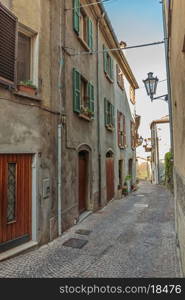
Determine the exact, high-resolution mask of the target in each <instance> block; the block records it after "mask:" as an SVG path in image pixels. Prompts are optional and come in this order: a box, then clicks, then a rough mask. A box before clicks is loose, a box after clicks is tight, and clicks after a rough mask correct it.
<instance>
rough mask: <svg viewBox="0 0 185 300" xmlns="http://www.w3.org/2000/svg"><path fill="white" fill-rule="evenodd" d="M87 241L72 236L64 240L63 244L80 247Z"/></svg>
mask: <svg viewBox="0 0 185 300" xmlns="http://www.w3.org/2000/svg"><path fill="white" fill-rule="evenodd" d="M87 243H88V241H86V240H81V239H75V238H72V239H69V240H68V241H66V242H65V243H64V244H63V246H65V247H71V248H77V249H81V248H82V247H84V246H85V245H86V244H87Z"/></svg>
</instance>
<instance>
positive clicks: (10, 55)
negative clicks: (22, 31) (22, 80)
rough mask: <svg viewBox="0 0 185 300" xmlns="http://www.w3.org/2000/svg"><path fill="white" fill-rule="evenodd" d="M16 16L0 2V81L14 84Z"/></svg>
mask: <svg viewBox="0 0 185 300" xmlns="http://www.w3.org/2000/svg"><path fill="white" fill-rule="evenodd" d="M16 41H17V18H16V17H15V16H14V15H13V14H12V13H11V12H10V11H9V10H8V9H6V8H5V7H4V6H3V5H2V4H1V3H0V82H1V83H4V84H6V85H11V86H14V85H15V81H16V78H15V77H16V76H15V74H16Z"/></svg>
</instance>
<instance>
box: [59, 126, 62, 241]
mask: <svg viewBox="0 0 185 300" xmlns="http://www.w3.org/2000/svg"><path fill="white" fill-rule="evenodd" d="M61 214H62V124H59V125H58V235H59V236H60V235H61V234H62V215H61Z"/></svg>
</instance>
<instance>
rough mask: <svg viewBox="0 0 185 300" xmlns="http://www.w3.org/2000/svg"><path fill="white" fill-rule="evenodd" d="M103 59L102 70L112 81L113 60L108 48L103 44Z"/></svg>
mask: <svg viewBox="0 0 185 300" xmlns="http://www.w3.org/2000/svg"><path fill="white" fill-rule="evenodd" d="M103 61H104V72H105V74H106V76H107V77H108V78H109V79H110V80H111V81H113V78H114V62H113V59H112V57H111V56H110V54H109V52H108V49H106V47H105V46H103Z"/></svg>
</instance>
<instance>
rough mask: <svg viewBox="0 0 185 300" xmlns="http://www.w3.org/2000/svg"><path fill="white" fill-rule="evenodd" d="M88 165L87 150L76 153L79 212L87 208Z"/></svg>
mask: <svg viewBox="0 0 185 300" xmlns="http://www.w3.org/2000/svg"><path fill="white" fill-rule="evenodd" d="M88 165H89V152H88V151H86V150H83V151H80V152H79V153H78V179H79V181H78V201H79V214H82V213H83V212H84V211H86V210H87V195H88Z"/></svg>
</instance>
